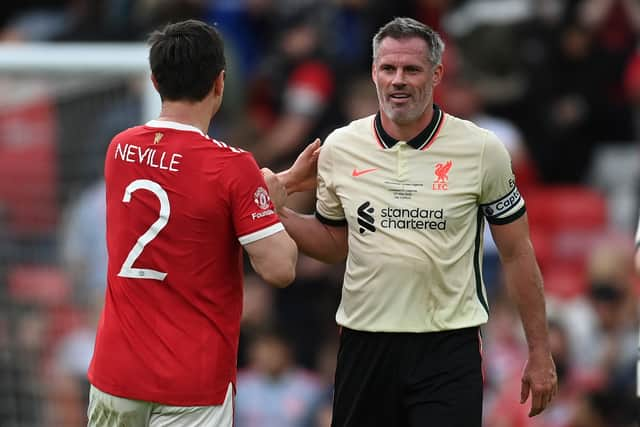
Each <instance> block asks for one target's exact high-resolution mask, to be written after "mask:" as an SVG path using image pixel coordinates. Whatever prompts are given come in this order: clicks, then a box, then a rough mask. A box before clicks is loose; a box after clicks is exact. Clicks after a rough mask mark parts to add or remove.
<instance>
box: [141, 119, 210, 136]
mask: <svg viewBox="0 0 640 427" xmlns="http://www.w3.org/2000/svg"><path fill="white" fill-rule="evenodd" d="M145 126H149V127H151V128H162V129H175V130H184V131H188V132H197V133H199V134H200V135H202V136H206V135H205V134H204V133H203V132H202V131H201V130H200V129H198V128H197V127H195V126H191V125H185V124H183V123H178V122H171V121H169V120H149V121H148V122H147V123H146V124H145Z"/></svg>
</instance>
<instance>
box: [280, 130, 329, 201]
mask: <svg viewBox="0 0 640 427" xmlns="http://www.w3.org/2000/svg"><path fill="white" fill-rule="evenodd" d="M319 155H320V140H319V139H318V138H316V140H315V141H313V142H312V143H311V144H309V145H307V147H306V148H305V149H304V150H303V151H302V153H300V155H299V156H298V158H297V159H296V161H295V162H293V166H291V167H290V168H289V169H287V170H286V171H283V172H280V173H279V174H278V177H279V178H280V179H281V180H282V182H283V183H284V185H285V187H286V189H287V191H288V192H289V194H291V193H296V192H298V191H308V190H314V189H315V188H316V184H317V177H318V156H319Z"/></svg>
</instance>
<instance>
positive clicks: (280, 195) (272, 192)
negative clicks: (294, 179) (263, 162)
mask: <svg viewBox="0 0 640 427" xmlns="http://www.w3.org/2000/svg"><path fill="white" fill-rule="evenodd" d="M260 171H261V172H262V176H263V177H264V182H265V183H266V184H267V190H269V197H271V201H272V202H273V206H274V207H275V208H276V210H280V209H281V208H282V207H283V206H284V204H285V203H286V202H287V190H286V189H285V188H284V184H283V183H282V181H281V180H280V179H279V178H278V176H277V175H276V174H275V173H273V171H272V170H271V169H269V168H262V169H260Z"/></svg>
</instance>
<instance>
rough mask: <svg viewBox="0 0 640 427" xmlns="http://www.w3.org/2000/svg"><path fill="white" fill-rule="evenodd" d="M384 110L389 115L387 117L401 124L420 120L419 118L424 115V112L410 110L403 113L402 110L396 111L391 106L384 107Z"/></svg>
mask: <svg viewBox="0 0 640 427" xmlns="http://www.w3.org/2000/svg"><path fill="white" fill-rule="evenodd" d="M382 110H383V111H384V113H385V114H386V115H387V117H389V119H391V121H392V122H394V123H397V124H400V125H406V124H409V123H413V122H415V121H416V120H418V118H420V116H421V115H422V113H421V112H418V111H415V112H414V111H409V112H407V113H401V112H398V111H395V110H394V109H393V107H389V106H387V107H383V108H382ZM423 112H424V111H423Z"/></svg>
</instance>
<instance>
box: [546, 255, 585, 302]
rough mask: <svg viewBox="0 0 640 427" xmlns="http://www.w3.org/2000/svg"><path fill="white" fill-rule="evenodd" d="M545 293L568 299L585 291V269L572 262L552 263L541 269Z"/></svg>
mask: <svg viewBox="0 0 640 427" xmlns="http://www.w3.org/2000/svg"><path fill="white" fill-rule="evenodd" d="M543 276H544V290H545V294H547V295H549V296H554V297H556V298H558V299H561V300H568V299H572V298H575V297H577V296H580V295H584V294H585V293H586V291H587V285H588V284H587V277H586V272H585V269H584V268H583V267H581V266H578V265H574V264H554V265H553V266H550V267H547V268H545V269H544V270H543Z"/></svg>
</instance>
